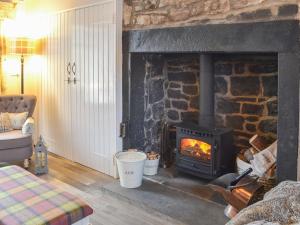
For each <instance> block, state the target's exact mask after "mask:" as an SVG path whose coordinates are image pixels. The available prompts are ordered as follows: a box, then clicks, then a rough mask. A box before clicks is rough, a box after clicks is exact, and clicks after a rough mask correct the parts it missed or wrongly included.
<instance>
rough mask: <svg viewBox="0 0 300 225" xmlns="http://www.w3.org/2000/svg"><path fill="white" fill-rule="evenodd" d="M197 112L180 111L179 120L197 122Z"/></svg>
mask: <svg viewBox="0 0 300 225" xmlns="http://www.w3.org/2000/svg"><path fill="white" fill-rule="evenodd" d="M198 117H199V113H198V112H182V113H181V120H182V121H183V122H188V121H191V122H196V123H197V122H198Z"/></svg>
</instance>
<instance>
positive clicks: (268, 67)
mask: <svg viewBox="0 0 300 225" xmlns="http://www.w3.org/2000/svg"><path fill="white" fill-rule="evenodd" d="M248 69H249V71H250V72H251V73H255V74H266V73H277V71H278V66H277V63H276V62H274V63H262V64H252V65H249V66H248Z"/></svg>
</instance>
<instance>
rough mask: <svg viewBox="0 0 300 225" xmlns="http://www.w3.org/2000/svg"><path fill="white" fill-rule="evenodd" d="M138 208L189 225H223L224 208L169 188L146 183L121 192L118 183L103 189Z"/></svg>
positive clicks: (147, 181) (148, 181)
mask: <svg viewBox="0 0 300 225" xmlns="http://www.w3.org/2000/svg"><path fill="white" fill-rule="evenodd" d="M101 190H102V191H103V192H104V193H106V194H110V195H113V196H115V197H117V198H119V199H120V200H124V201H127V202H129V203H131V204H133V205H136V206H138V207H143V208H145V209H146V210H149V211H150V212H151V213H152V212H153V213H155V214H157V215H158V216H162V215H165V216H166V217H171V218H172V219H176V220H178V221H180V222H182V223H183V224H188V225H212V224H214V225H224V224H225V223H226V222H227V221H228V219H227V218H226V217H225V216H224V214H223V210H224V208H225V206H222V205H219V204H216V203H213V202H210V201H207V200H204V199H200V198H199V197H196V196H194V195H191V194H188V193H185V192H183V191H180V190H175V189H173V188H169V187H168V186H166V185H163V184H159V183H156V182H152V181H150V180H144V181H143V185H142V186H141V187H140V188H137V189H126V188H122V187H121V186H120V184H119V181H118V180H116V181H114V182H112V183H110V184H108V185H105V186H104V187H102V189H101Z"/></svg>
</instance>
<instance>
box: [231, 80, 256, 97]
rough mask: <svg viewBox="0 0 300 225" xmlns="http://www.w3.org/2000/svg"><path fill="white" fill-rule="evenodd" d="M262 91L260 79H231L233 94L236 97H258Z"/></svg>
mask: <svg viewBox="0 0 300 225" xmlns="http://www.w3.org/2000/svg"><path fill="white" fill-rule="evenodd" d="M260 91H261V90H260V82H259V78H258V77H231V93H232V95H234V96H249V95H250V96H251V95H252V96H253V95H254V96H257V95H259V93H260Z"/></svg>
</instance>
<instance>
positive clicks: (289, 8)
mask: <svg viewBox="0 0 300 225" xmlns="http://www.w3.org/2000/svg"><path fill="white" fill-rule="evenodd" d="M298 11H299V6H298V5H297V4H287V5H282V6H279V8H278V16H293V15H296V14H297V13H298Z"/></svg>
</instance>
